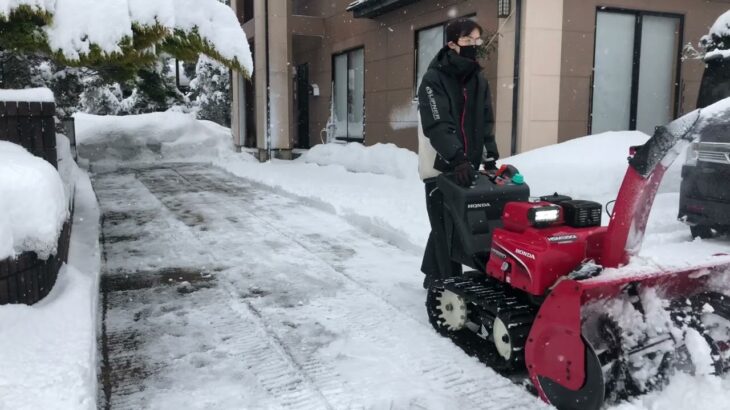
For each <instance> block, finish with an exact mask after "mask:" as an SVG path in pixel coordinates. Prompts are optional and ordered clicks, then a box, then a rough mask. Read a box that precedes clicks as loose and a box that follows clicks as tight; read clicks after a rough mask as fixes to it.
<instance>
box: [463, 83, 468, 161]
mask: <svg viewBox="0 0 730 410" xmlns="http://www.w3.org/2000/svg"><path fill="white" fill-rule="evenodd" d="M463 90H464V108H463V109H462V110H461V136H462V138H464V155H465V156H466V155H467V152H468V145H467V142H466V131H465V130H464V119H465V118H466V104H467V102H468V98H467V95H466V87H464V88H463Z"/></svg>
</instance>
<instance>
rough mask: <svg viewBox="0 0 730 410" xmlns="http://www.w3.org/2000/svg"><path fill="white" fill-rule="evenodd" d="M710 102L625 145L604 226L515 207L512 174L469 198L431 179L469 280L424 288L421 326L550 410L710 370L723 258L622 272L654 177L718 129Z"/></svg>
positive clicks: (560, 201) (579, 212)
mask: <svg viewBox="0 0 730 410" xmlns="http://www.w3.org/2000/svg"><path fill="white" fill-rule="evenodd" d="M722 104H723V103H718V104H716V105H714V106H711V107H708V108H705V109H703V110H702V111H701V112H700V111H695V112H692V113H690V114H687V115H685V116H683V117H681V118H679V119H677V120H675V121H673V122H671V123H670V124H668V125H666V126H663V127H658V129H657V130H656V132H655V133H654V136H653V137H651V138H650V139H649V140H648V142H647V143H646V144H644V145H642V146H639V147H632V149H631V153H630V156H629V160H628V162H629V166H628V169H627V171H626V175H625V177H624V180H623V183H622V185H621V188H620V191H619V193H618V197H617V199H616V202H615V206H614V208H613V212H612V213H611V214H610V222H609V224H608V226H601V213H602V206H601V204H599V203H595V202H590V201H585V200H574V199H572V198H570V197H567V196H561V195H557V194H555V195H551V196H549V197H542V198H540V200H535V201H530V200H528V199H527V198H528V197H529V188H527V186H526V185H524V184H520V183H519V182H521V181H513V180H511V179H510V177H511V176H512V175H510V174H513V173H506V174H507V175H501V176H500V177H499V178H495V177H494V176H493V177H492V178H489V177H487V176H480V177H479V179H478V181H477V183H476V184H475V185H474V186H473V187H471V188H462V187H459V186H458V185H456V184H455V183H454V182H453V180H452V179H450V177H449V176H448V175H442V176H440V177H439V181H438V184H439V188H440V189H441V190H442V191H443V192H444V197H445V198H446V199H445V209H446V218H445V219H446V221H447V236H448V242H449V246H450V249H449V252H450V254H451V255H452V256H451V257H452V259H453V260H455V261H458V262H460V263H463V264H465V265H467V266H470V267H472V268H473V269H475V271H472V272H467V273H465V274H463V275H461V276H458V277H451V278H442V279H438V280H435V281H433V283H432V284H431V286H430V288H429V289H428V297H427V301H426V307H427V311H428V315H429V320H430V322H431V324H432V325H433V326H434V328H435V329H436V330H437V331H438V332H439V333H440V334H442V335H444V336H448V337H450V338H452V340H453V341H454V342H455V343H457V344H458V345H460V346H461V347H462V348H464V350H466V351H468V352H469V353H474V354H477V355H479V356H481V358H482V359H483V360H485V361H486V362H487V363H488V364H489V365H490V366H491V367H493V368H495V369H497V370H500V371H503V372H514V371H522V372H523V374H524V370H525V369H526V370H527V373H528V374H529V378H530V380H531V381H532V383H533V385H534V387H535V390H536V392H537V394H538V395H539V396H540V397H541V398H542V399H543V400H545V401H546V402H549V403H551V404H553V405H554V406H556V407H557V408H558V409H561V410H562V409H570V410H573V409H576V410H577V409H580V410H593V409H599V408H600V407H601V406H602V405H603V403H604V402H606V401H615V400H619V399H623V398H626V397H628V396H632V395H637V394H642V393H644V392H646V391H649V390H650V389H652V388H656V387H660V386H661V384H662V383H663V382H665V381H666V378H667V376H668V375H669V373H670V371H673V370H676V369H678V368H679V369H681V370H687V371H690V372H692V371H695V372H698V371H706V372H709V373H721V372H724V371H725V370H726V366H727V365H728V363H730V361H728V359H729V358H730V297H726V296H725V295H724V294H723V292H722V291H718V290H717V289H718V288H717V286H716V285H717V283H720V282H722V281H723V279H724V277H725V274H726V273H730V258H728V257H727V255H716V257H715V259H712V260H711V262H710V263H708V264H707V265H705V266H692V267H689V268H687V267H685V268H681V269H664V270H663V269H659V268H656V267H651V266H647V264H643V265H642V264H640V263H633V264H629V259H630V258H631V257H632V256H634V255H636V254H637V253H638V251H639V248H640V247H641V243H642V240H643V235H644V231H645V229H646V225H647V220H648V217H649V211H650V208H651V206H652V203H653V201H654V197H655V196H656V193H657V190H658V188H659V183H660V182H661V180H662V177H663V176H664V173H665V171H666V170H667V168H668V167H669V166H670V165H671V163H672V162H673V161H674V159H675V158H676V156H677V155H678V153H679V152H681V151H682V150H684V148H686V146H687V144H689V143H690V142H691V141H692V140H693V139H694V138H695V137H696V136H698V135H701V133H702V130H703V129H704V128H705V127H707V126H708V125H711V124H713V123H714V124H717V123H730V104H727V102H725V104H724V105H722ZM515 182H517V183H515ZM728 277H730V275H728ZM727 288H730V286H728V287H727ZM698 346H700V347H701V348H699V350H702V349H703V348H704V350H703V351H705V352H708V351H709V352H710V353H711V354H709V355H706V356H707V360H705V362H704V364H703V363H702V360H699V362H698V361H697V360H693V359H696V357H695V356H697V354H695V352H694V351H696V350H698ZM693 350H694V351H693ZM485 358H486V359H485ZM708 362H709V364H708ZM703 366H704V367H703ZM708 368H709V369H708ZM703 369H704V370H703Z"/></svg>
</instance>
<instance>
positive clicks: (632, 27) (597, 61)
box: [591, 10, 682, 135]
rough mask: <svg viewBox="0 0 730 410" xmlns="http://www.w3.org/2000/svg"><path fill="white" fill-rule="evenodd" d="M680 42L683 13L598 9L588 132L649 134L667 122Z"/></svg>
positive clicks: (673, 97)
mask: <svg viewBox="0 0 730 410" xmlns="http://www.w3.org/2000/svg"><path fill="white" fill-rule="evenodd" d="M642 45H643V46H642ZM681 45H682V17H681V16H678V15H672V14H660V13H650V12H642V11H629V10H598V12H597V15H596V45H595V47H596V48H595V54H594V74H593V89H592V92H593V96H592V99H591V133H593V134H597V133H601V132H605V131H618V130H639V131H642V132H644V133H646V134H649V135H651V134H653V133H654V129H655V127H656V126H659V125H663V124H666V123H668V122H669V121H671V119H672V118H674V117H675V114H676V112H677V110H676V105H677V103H676V102H677V94H678V83H679V81H677V79H678V78H679V64H678V61H679V55H680V54H679V53H680V47H681Z"/></svg>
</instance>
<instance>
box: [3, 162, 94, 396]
mask: <svg viewBox="0 0 730 410" xmlns="http://www.w3.org/2000/svg"><path fill="white" fill-rule="evenodd" d="M59 154H61V153H59ZM2 164H4V161H3V160H0V168H2ZM70 168H72V173H71V175H70V176H71V177H72V182H71V184H72V185H75V186H76V187H77V189H76V201H75V206H76V208H75V212H74V224H73V228H72V231H71V246H70V249H69V261H68V265H64V267H63V268H62V269H61V271H60V272H59V275H58V280H57V281H56V284H55V286H54V287H53V289H52V290H51V293H50V294H49V295H48V296H46V298H45V299H43V300H42V301H41V302H40V303H38V304H35V305H33V306H26V305H5V306H0V351H2V352H4V353H3V360H2V366H0V408H1V409H17V410H21V409H28V410H32V409H77V410H81V409H89V410H91V409H96V395H97V388H96V379H97V377H96V367H97V363H98V362H97V359H96V318H97V307H96V304H97V300H98V297H99V290H98V274H99V268H100V252H99V245H98V238H99V226H98V221H99V209H98V206H97V204H96V199H95V197H94V192H93V190H92V188H91V181H90V180H89V178H88V176H86V175H85V174H83V173H82V172H80V171H79V170H78V168H77V167H76V166H75V164H74V165H73V166H71V167H70ZM2 175H5V174H4V172H2V171H0V177H1V176H2ZM0 185H1V184H0ZM2 198H3V196H2V195H0V203H2ZM0 209H1V207H0ZM0 215H2V213H1V212H0ZM0 231H1V229H0ZM0 238H2V235H0Z"/></svg>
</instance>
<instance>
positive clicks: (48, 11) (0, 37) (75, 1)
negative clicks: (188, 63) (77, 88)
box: [0, 0, 253, 78]
mask: <svg viewBox="0 0 730 410" xmlns="http://www.w3.org/2000/svg"><path fill="white" fill-rule="evenodd" d="M0 48H3V49H9V50H18V51H26V52H40V53H43V54H47V55H49V56H51V57H52V58H54V59H55V60H57V61H58V62H60V63H62V64H64V65H69V66H86V67H94V68H96V69H98V70H100V71H106V72H108V74H109V75H110V76H111V77H116V78H129V77H130V76H132V75H134V73H136V72H137V70H138V69H139V68H141V67H144V66H149V65H150V64H153V63H154V62H155V61H157V57H158V56H159V55H160V54H162V53H167V54H170V55H172V56H174V57H176V58H180V59H185V60H195V59H196V58H197V56H198V54H205V55H207V56H209V57H211V58H212V59H214V60H217V61H219V62H220V63H222V64H224V65H225V66H227V67H229V68H231V69H233V70H236V71H239V72H241V73H242V74H243V75H244V76H246V77H250V75H251V73H252V72H253V63H252V59H251V52H250V50H249V47H248V41H247V39H246V35H245V33H244V32H243V29H242V28H241V26H240V24H239V22H238V19H237V18H236V16H235V14H234V13H233V11H232V10H231V8H230V7H228V6H226V5H225V4H223V3H220V2H219V1H217V0H155V1H149V0H110V1H104V2H99V1H96V0H0Z"/></svg>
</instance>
